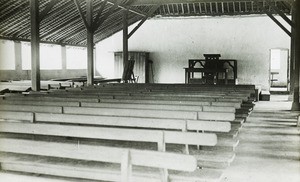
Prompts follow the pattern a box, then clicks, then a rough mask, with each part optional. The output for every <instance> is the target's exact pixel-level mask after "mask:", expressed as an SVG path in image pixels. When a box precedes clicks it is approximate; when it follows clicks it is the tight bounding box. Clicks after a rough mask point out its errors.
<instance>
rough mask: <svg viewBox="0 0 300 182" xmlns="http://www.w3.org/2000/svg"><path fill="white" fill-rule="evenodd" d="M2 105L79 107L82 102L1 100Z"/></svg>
mask: <svg viewBox="0 0 300 182" xmlns="http://www.w3.org/2000/svg"><path fill="white" fill-rule="evenodd" d="M0 103H1V105H2V104H6V105H8V104H9V105H35V106H36V105H38V106H73V107H76V106H77V107H79V106H80V102H61V101H55V100H54V101H40V100H37V101H35V100H23V101H20V100H7V99H5V100H0Z"/></svg>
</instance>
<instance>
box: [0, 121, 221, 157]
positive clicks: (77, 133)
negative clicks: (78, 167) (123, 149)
mask: <svg viewBox="0 0 300 182" xmlns="http://www.w3.org/2000/svg"><path fill="white" fill-rule="evenodd" d="M0 126H1V127H0V131H1V132H4V133H18V134H34V135H46V136H60V137H75V138H83V139H104V140H119V141H136V142H152V143H157V147H158V150H159V151H166V144H167V143H170V144H182V145H185V146H186V149H185V152H186V153H187V154H188V153H189V148H188V145H201V146H202V145H203V146H206V145H207V146H214V145H216V144H217V136H216V135H215V134H212V133H194V132H180V131H156V130H145V129H127V128H110V127H92V126H72V125H59V124H43V123H20V122H1V123H0Z"/></svg>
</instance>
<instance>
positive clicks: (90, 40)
mask: <svg viewBox="0 0 300 182" xmlns="http://www.w3.org/2000/svg"><path fill="white" fill-rule="evenodd" d="M86 8H87V9H86V17H87V18H86V19H87V24H88V28H87V67H88V70H87V84H88V85H93V83H94V32H93V28H92V24H93V1H92V0H87V1H86Z"/></svg>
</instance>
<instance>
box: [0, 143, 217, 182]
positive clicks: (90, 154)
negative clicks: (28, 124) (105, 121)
mask: <svg viewBox="0 0 300 182" xmlns="http://www.w3.org/2000/svg"><path fill="white" fill-rule="evenodd" d="M0 150H1V151H2V152H12V153H19V154H29V155H39V156H46V157H47V158H48V159H49V157H52V158H55V159H59V158H67V159H69V160H72V161H75V162H73V163H72V164H73V165H72V167H71V165H70V163H68V162H66V163H62V162H61V161H62V160H54V161H56V162H55V163H52V164H51V163H48V164H47V163H43V162H45V161H46V160H45V157H44V160H43V161H42V160H41V159H40V160H39V161H40V162H37V161H36V160H35V161H30V160H27V161H26V160H24V157H23V161H22V160H21V161H18V160H17V161H13V160H11V161H9V160H8V159H6V160H5V159H1V162H2V163H1V167H2V169H3V170H12V171H22V172H31V173H38V174H48V175H58V176H67V177H73V178H74V177H76V178H81V179H82V178H83V179H88V180H109V181H122V182H127V181H132V180H134V181H136V180H141V181H145V180H152V181H181V180H187V181H198V180H203V176H200V175H199V177H197V172H198V171H197V170H196V159H195V158H194V157H193V156H189V155H183V154H174V153H166V152H158V151H142V150H133V149H121V148H115V147H105V146H91V145H85V144H81V145H80V146H78V145H74V144H69V143H57V142H45V141H32V140H21V139H0ZM74 151H76V152H74ZM23 156H24V155H23ZM58 161H60V162H58ZM76 161H94V162H89V163H85V165H83V164H84V163H83V162H77V165H76ZM99 162H106V163H113V164H119V165H121V167H120V168H121V170H120V168H119V172H118V173H115V171H116V170H115V169H114V168H113V167H110V166H109V165H101V163H99ZM30 164H31V165H30ZM34 164H35V165H34ZM78 164H79V165H78ZM88 164H90V165H88ZM91 164H92V165H91ZM27 165H28V166H27ZM133 165H138V166H147V167H154V168H159V169H162V170H161V171H163V172H162V174H159V173H156V175H154V176H149V175H145V170H144V175H141V173H136V172H135V170H132V169H133ZM168 170H178V171H187V172H190V173H188V174H186V173H182V172H179V173H178V172H177V174H176V172H170V173H169V171H168ZM146 171H148V172H150V171H149V170H148V169H146ZM120 173H121V174H120ZM214 175H217V176H218V177H219V178H220V176H221V175H220V172H215V174H214ZM189 176H190V177H189ZM217 180H218V179H217Z"/></svg>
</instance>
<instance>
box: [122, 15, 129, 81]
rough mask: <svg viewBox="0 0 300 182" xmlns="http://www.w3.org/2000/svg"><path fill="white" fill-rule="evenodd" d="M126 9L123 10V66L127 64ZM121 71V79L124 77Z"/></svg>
mask: <svg viewBox="0 0 300 182" xmlns="http://www.w3.org/2000/svg"><path fill="white" fill-rule="evenodd" d="M127 18H128V11H127V10H123V65H124V67H125V66H126V65H127V64H128V20H127ZM125 74H126V73H123V76H122V77H123V80H124V79H125Z"/></svg>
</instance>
